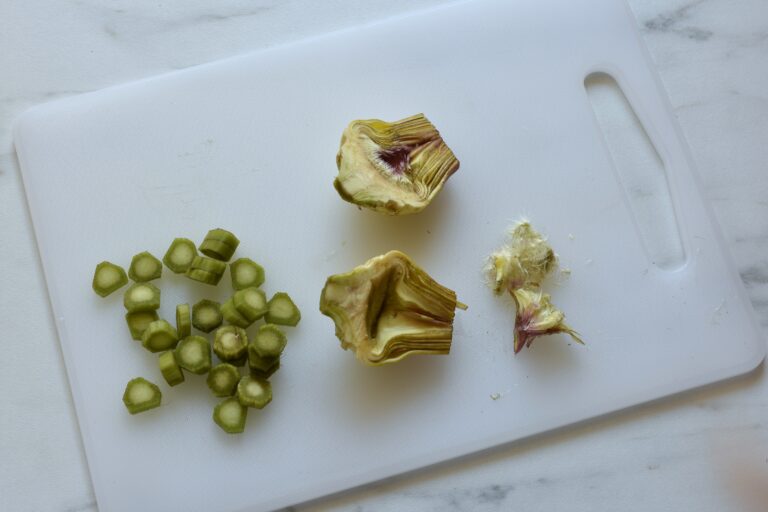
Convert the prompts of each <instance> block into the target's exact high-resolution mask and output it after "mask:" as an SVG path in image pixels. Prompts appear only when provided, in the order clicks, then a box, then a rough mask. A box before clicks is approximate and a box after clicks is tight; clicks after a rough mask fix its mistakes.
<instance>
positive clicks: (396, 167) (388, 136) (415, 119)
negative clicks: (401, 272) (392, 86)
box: [333, 114, 459, 215]
mask: <svg viewBox="0 0 768 512" xmlns="http://www.w3.org/2000/svg"><path fill="white" fill-rule="evenodd" d="M336 166H337V167H338V168H339V174H338V176H337V177H336V179H335V181H334V182H333V186H334V187H335V188H336V190H337V191H338V193H339V195H340V196H341V197H342V199H344V200H345V201H349V202H350V203H354V204H356V205H358V206H362V207H365V208H369V209H371V210H375V211H379V212H383V213H387V214H390V215H405V214H409V213H415V212H418V211H421V210H422V209H424V208H425V207H426V206H427V205H428V204H429V203H430V202H431V201H432V199H433V198H434V197H435V196H436V195H437V194H438V193H439V192H440V190H441V189H442V188H443V184H444V183H445V181H446V180H447V179H448V178H449V177H450V176H451V175H452V174H453V173H454V172H456V171H457V170H458V169H459V161H458V160H457V159H456V157H455V156H454V154H453V152H452V151H451V150H450V149H449V148H448V146H447V145H446V144H445V142H443V139H442V137H440V133H439V132H438V131H437V129H436V128H435V127H434V126H433V125H432V123H430V122H429V120H428V119H427V118H426V117H424V114H417V115H414V116H411V117H407V118H405V119H402V120H400V121H395V122H393V123H387V122H385V121H381V120H378V119H369V120H358V121H352V122H351V123H350V124H349V126H347V128H346V129H345V130H344V133H343V134H342V136H341V147H340V148H339V152H338V154H337V155H336Z"/></svg>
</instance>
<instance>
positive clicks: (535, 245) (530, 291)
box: [486, 220, 584, 354]
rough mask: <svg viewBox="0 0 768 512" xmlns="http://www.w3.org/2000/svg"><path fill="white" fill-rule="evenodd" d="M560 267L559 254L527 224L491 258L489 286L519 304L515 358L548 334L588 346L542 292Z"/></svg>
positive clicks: (515, 230)
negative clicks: (548, 276)
mask: <svg viewBox="0 0 768 512" xmlns="http://www.w3.org/2000/svg"><path fill="white" fill-rule="evenodd" d="M556 267H557V256H556V255H555V252H554V251H553V250H552V248H551V247H550V246H549V244H547V241H546V240H545V239H544V237H542V236H541V235H540V234H539V233H538V232H536V230H534V229H533V228H532V227H531V224H530V223H529V222H528V221H526V220H523V221H520V222H518V223H517V224H516V225H515V226H513V227H512V229H511V230H510V232H509V240H508V241H507V243H506V244H505V245H504V246H503V247H502V248H501V249H499V250H497V251H496V252H494V253H493V254H491V256H490V257H489V258H488V264H487V266H486V272H487V274H488V280H489V285H490V286H491V288H493V291H494V292H496V293H497V294H501V293H502V292H504V291H507V292H508V293H509V294H510V295H511V296H512V299H513V300H514V301H515V308H516V316H515V345H514V349H515V354H517V353H518V352H520V351H521V350H522V349H523V347H530V346H531V343H533V340H534V339H536V338H537V337H539V336H544V335H546V334H555V333H560V332H563V333H566V334H568V335H570V336H571V337H572V338H573V339H574V340H575V341H576V342H578V343H581V344H582V345H583V344H584V341H582V339H581V338H580V337H579V334H578V333H577V332H576V331H574V330H573V329H572V328H571V327H569V326H568V325H567V324H566V323H565V314H563V312H562V311H560V310H559V309H557V308H556V307H555V306H553V305H552V302H551V300H550V297H549V295H548V294H546V293H544V292H543V291H542V290H541V286H542V283H543V281H544V278H546V277H547V275H549V273H550V272H552V271H553V270H554V269H555V268H556Z"/></svg>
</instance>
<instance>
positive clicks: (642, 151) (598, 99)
mask: <svg viewBox="0 0 768 512" xmlns="http://www.w3.org/2000/svg"><path fill="white" fill-rule="evenodd" d="M584 87H585V88H586V90H587V96H588V97H589V102H590V105H591V106H592V111H593V112H594V114H595V118H596V120H597V126H598V128H599V130H600V133H601V135H602V138H603V141H604V143H605V146H606V149H607V151H608V154H609V155H610V158H611V160H612V162H613V168H614V170H615V174H616V178H617V179H618V180H619V182H620V183H621V186H622V187H623V188H624V192H625V197H626V200H627V202H628V204H629V208H630V210H631V212H632V215H633V217H634V220H635V225H636V226H637V230H638V233H639V235H640V238H641V239H642V242H643V246H644V247H645V250H646V252H647V254H648V258H649V259H650V261H651V262H652V263H653V264H654V265H655V266H657V267H659V268H661V269H663V270H675V269H678V268H680V267H682V266H683V264H684V263H685V250H684V248H683V243H682V240H681V238H680V230H679V229H678V223H677V218H676V216H675V208H674V203H673V201H672V194H671V193H670V188H669V181H668V177H667V169H666V168H665V165H664V161H663V160H662V158H661V157H660V156H659V152H658V151H657V150H656V147H655V146H654V144H653V141H652V140H651V138H650V137H649V136H648V132H647V130H646V129H645V128H644V126H643V123H642V122H641V121H640V119H639V118H638V116H637V115H636V113H635V110H634V109H633V108H632V105H631V104H630V103H629V101H628V100H627V97H626V96H625V95H624V92H623V91H622V89H621V87H620V86H619V84H618V83H617V82H616V80H614V78H613V77H612V76H611V75H609V74H607V73H603V72H597V73H592V74H590V75H588V76H587V77H586V79H585V80H584Z"/></svg>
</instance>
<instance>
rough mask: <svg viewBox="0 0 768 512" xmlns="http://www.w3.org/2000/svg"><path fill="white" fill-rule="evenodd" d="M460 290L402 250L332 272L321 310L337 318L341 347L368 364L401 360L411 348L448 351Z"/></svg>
mask: <svg viewBox="0 0 768 512" xmlns="http://www.w3.org/2000/svg"><path fill="white" fill-rule="evenodd" d="M457 307H459V308H460V309H466V306H465V305H464V304H461V303H458V302H457V301H456V293H455V292H454V291H453V290H450V289H448V288H446V287H444V286H442V285H440V284H439V283H437V282H436V281H435V280H434V279H432V277H430V276H429V275H428V274H427V273H426V272H425V271H424V270H422V269H421V268H419V267H418V266H417V265H416V264H414V263H413V261H411V259H410V258H409V257H408V256H406V255H405V254H403V253H402V252H400V251H390V252H388V253H386V254H384V255H381V256H377V257H375V258H372V259H370V260H368V261H367V262H366V263H365V264H363V265H360V266H358V267H356V268H354V269H353V270H352V271H351V272H347V273H345V274H337V275H333V276H330V277H329V278H328V280H327V281H326V283H325V287H324V288H323V291H322V294H321V297H320V312H321V313H323V314H324V315H327V316H329V317H331V319H333V321H334V323H335V324H336V336H337V337H338V338H339V340H341V347H342V348H343V349H345V350H353V351H354V352H355V354H356V356H357V358H358V359H359V360H360V361H362V362H363V363H365V364H368V365H371V366H375V365H382V364H386V363H393V362H395V361H399V360H401V359H403V358H404V357H406V356H408V355H411V354H448V352H449V351H450V349H451V340H452V336H453V317H454V313H455V310H456V308H457Z"/></svg>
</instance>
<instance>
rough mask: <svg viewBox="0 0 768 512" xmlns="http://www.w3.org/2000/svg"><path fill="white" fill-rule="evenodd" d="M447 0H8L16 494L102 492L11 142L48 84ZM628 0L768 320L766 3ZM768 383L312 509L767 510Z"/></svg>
mask: <svg viewBox="0 0 768 512" xmlns="http://www.w3.org/2000/svg"><path fill="white" fill-rule="evenodd" d="M437 3H440V1H438V0H419V1H411V2H406V1H404V0H397V1H393V0H390V1H386V2H384V1H379V0H377V1H368V2H355V1H352V0H336V1H333V2H330V1H327V2H312V1H311V0H301V1H293V2H290V1H286V2H266V1H258V2H247V1H244V0H239V1H222V2H217V3H215V5H214V3H213V2H209V3H205V2H189V1H185V2H182V1H180V0H174V1H170V2H164V3H161V4H160V3H155V2H146V1H141V2H128V1H116V2H106V1H102V2H97V1H95V0H92V1H91V0H81V1H65V2H56V1H53V0H38V1H30V2H23V3H22V2H20V1H15V0H6V2H4V3H3V4H2V5H0V225H1V226H2V231H0V233H2V238H1V239H0V240H1V241H0V268H2V269H3V272H2V273H0V322H2V325H4V326H7V328H6V329H5V331H4V333H3V335H2V337H0V343H2V351H3V359H4V362H5V364H4V365H3V371H2V372H0V407H2V409H1V410H2V414H0V510H3V511H5V510H9V511H16V510H35V511H39V510H57V511H65V510H69V511H75V510H92V509H93V508H94V506H93V498H92V493H91V489H90V483H89V480H88V474H87V469H86V466H85V461H84V458H83V456H82V448H81V445H80V440H79V435H78V432H77V426H76V421H75V418H74V413H73V411H72V406H71V400H70V396H69V391H68V387H67V384H66V377H65V375H64V368H63V364H62V362H61V355H60V352H59V348H58V341H57V339H56V336H55V333H54V330H53V324H52V321H51V318H50V309H49V306H48V300H47V296H46V293H45V287H44V283H43V280H42V276H41V271H40V266H39V261H38V258H37V253H36V248H35V244H34V239H33V235H32V233H31V227H30V224H29V218H28V214H27V211H26V205H25V202H24V197H23V192H22V189H21V183H20V180H19V175H18V169H17V166H16V162H15V157H14V154H13V148H12V142H11V138H10V127H11V123H12V121H13V119H14V118H15V117H16V116H17V115H18V114H19V113H20V112H21V111H23V110H24V109H25V108H27V107H29V106H31V105H34V104H36V103H39V102H42V101H46V100H50V99H53V98H57V97H61V96H64V95H69V94H76V93H79V92H85V91H90V90H94V89H99V88H102V87H105V86H108V85H113V84H116V83H120V82H124V81H127V80H132V79H136V78H140V77H144V76H148V75H152V74H156V73H160V72H164V71H168V70H172V69H178V68H183V67H186V66H190V65H194V64H198V63H202V62H207V61H211V60H215V59H217V58H221V57H226V56H229V55H233V54H236V53H241V52H244V51H249V50H252V49H257V48H262V47H265V46H270V45H274V44H276V43H279V42H282V41H287V40H293V39H297V38H301V37H304V36H306V35H310V34H315V33H319V32H324V31H328V30H333V29H335V28H338V27H343V26H348V25H352V24H358V23H362V22H365V21H368V20H374V19H378V18H381V17H384V16H388V15H391V14H394V13H398V12H403V11H405V10H408V9H414V8H418V7H423V6H427V5H434V4H437ZM630 3H631V5H632V7H633V10H634V11H635V14H636V15H637V17H638V21H639V23H640V25H641V27H642V29H643V34H644V37H645V40H646V43H647V44H648V46H649V48H650V50H651V53H652V55H653V56H654V58H655V60H656V63H657V65H658V67H659V70H660V73H661V75H662V79H663V80H664V83H665V85H666V86H667V89H668V91H669V95H670V98H671V100H672V104H673V105H674V107H675V111H676V114H677V115H678V118H679V121H680V124H681V125H682V128H683V131H684V133H685V134H686V137H687V139H688V142H689V144H690V146H691V149H692V152H693V155H694V159H695V161H696V163H697V165H698V168H699V171H700V173H701V175H702V180H703V182H704V185H705V189H706V194H707V196H708V197H709V199H710V200H711V201H712V202H713V205H714V207H715V210H716V213H717V215H718V217H719V219H720V221H721V223H722V225H723V231H724V233H725V236H726V238H727V239H728V240H729V243H730V248H731V250H732V252H733V254H734V257H735V260H736V263H737V265H738V266H739V270H740V272H741V275H742V278H743V279H744V281H745V283H746V284H747V287H748V289H749V292H750V295H751V297H752V300H753V304H754V305H755V307H756V309H757V312H758V315H759V318H760V321H761V323H762V325H763V326H764V327H765V326H768V252H767V251H766V250H767V249H768V177H766V169H765V167H766V162H767V161H768V144H766V137H768V136H767V135H766V134H767V133H768V101H767V100H768V57H766V55H768V3H766V2H765V1H764V0H752V1H749V0H699V1H696V2H679V1H662V0H646V1H643V0H631V1H630ZM208 4H210V5H208ZM84 237H87V234H84ZM767 389H768V379H767V378H766V377H765V376H764V371H763V370H762V367H761V368H760V369H758V370H757V371H756V372H755V373H754V374H752V375H751V376H748V377H747V378H744V379H741V380H739V381H738V382H732V383H729V384H725V385H719V386H716V387H713V388H711V389H708V390H701V391H697V392H694V393H690V394H687V395H685V396H682V397H677V398H673V399H671V400H667V401H664V402H663V403H660V404H654V405H649V406H646V407H643V408H642V409H639V410H635V411H631V412H628V413H624V414H620V415H618V416H614V417H611V418H608V419H604V420H600V421H596V422H592V423H590V424H588V425H585V426H582V427H578V428H575V429H570V430H567V431H565V432H562V433H558V434H554V435H548V436H545V437H543V438H540V439H537V440H535V441H532V442H526V443H524V444H521V445H519V446H513V447H508V448H504V449H499V450H496V451H494V452H493V453H490V454H484V455H480V456H476V457H473V458H471V459H469V460H464V461H460V462H454V463H450V464H447V465H444V466H441V467H440V468H437V469H432V470H428V471H424V472H421V473H418V474H415V475H413V474H412V475H407V476H405V477H401V478H398V479H395V480H393V481H390V482H387V483H383V484H378V485H375V486H372V487H369V488H366V489H360V490H355V491H352V492H349V493H346V494H344V495H341V496H336V497H332V498H329V499H325V500H322V501H320V502H316V503H313V504H309V505H305V506H302V507H298V508H299V509H302V510H304V509H306V510H349V511H352V510H364V511H390V510H392V511H394V510H398V511H399V510H435V511H438V510H440V511H443V510H449V511H451V510H456V511H460V510H479V511H484V510H509V509H513V508H514V509H527V510H547V509H556V508H562V507H564V506H568V507H569V509H570V510H592V509H622V510H660V509H677V510H688V509H694V508H696V509H698V510H705V511H708V510H713V511H714V510H750V509H753V510H764V508H757V505H755V504H754V503H753V504H752V505H750V503H749V501H748V498H747V496H749V495H752V496H753V497H755V498H756V499H762V503H763V504H765V503H768V495H767V494H766V490H765V489H766V487H768V486H766V484H768V397H766V390H767ZM750 484H751V485H750ZM760 493H762V495H761V494H760ZM750 507H751V508H750Z"/></svg>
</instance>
